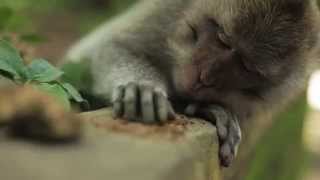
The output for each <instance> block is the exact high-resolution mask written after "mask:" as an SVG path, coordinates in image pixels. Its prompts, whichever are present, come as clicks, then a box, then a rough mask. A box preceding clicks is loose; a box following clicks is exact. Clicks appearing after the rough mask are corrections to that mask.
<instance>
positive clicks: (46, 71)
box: [0, 40, 85, 110]
mask: <svg viewBox="0 0 320 180" xmlns="http://www.w3.org/2000/svg"><path fill="white" fill-rule="evenodd" d="M63 74H64V72H63V71H61V70H60V69H58V68H56V67H54V66H53V65H51V64H50V63H49V62H48V61H46V60H44V59H34V60H32V61H31V63H29V64H25V63H24V60H23V58H22V57H21V56H20V54H19V51H18V50H17V49H16V48H14V47H13V46H12V45H11V44H10V43H9V42H8V41H5V40H0V75H2V76H5V77H7V78H9V79H11V80H12V81H14V82H15V83H16V84H18V85H31V86H33V87H35V88H36V89H39V90H41V91H43V92H46V93H47V94H49V95H52V96H53V97H55V98H56V99H57V100H58V101H59V102H61V103H62V105H63V106H64V107H65V108H66V109H67V110H70V109H71V101H75V102H77V103H84V102H85V100H84V99H83V98H82V97H81V95H80V93H79V92H78V91H77V90H76V89H75V88H74V87H73V86H72V85H71V84H69V83H67V82H64V81H62V80H61V77H62V76H63Z"/></svg>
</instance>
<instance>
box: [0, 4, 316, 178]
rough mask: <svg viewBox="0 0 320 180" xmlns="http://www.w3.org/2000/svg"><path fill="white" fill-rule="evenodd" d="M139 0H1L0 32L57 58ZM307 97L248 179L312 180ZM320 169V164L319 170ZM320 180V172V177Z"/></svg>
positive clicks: (264, 145)
mask: <svg viewBox="0 0 320 180" xmlns="http://www.w3.org/2000/svg"><path fill="white" fill-rule="evenodd" d="M134 2H135V0H41V1H39V0H0V35H1V36H6V35H7V34H8V33H9V34H10V33H13V32H14V33H15V34H17V35H18V36H19V37H20V39H21V41H24V43H26V44H30V46H31V47H32V54H33V56H36V57H44V58H47V59H49V60H51V61H52V62H57V61H59V59H61V57H62V56H63V54H64V53H65V51H66V50H67V48H68V47H69V46H70V45H71V44H72V43H74V42H75V41H76V40H78V39H79V38H80V37H81V36H83V35H84V34H85V33H87V32H88V31H90V30H92V29H93V28H95V27H96V26H97V25H98V24H100V23H102V22H104V21H106V20H107V19H108V18H111V17H112V16H113V15H115V14H117V13H120V12H121V11H123V10H125V9H126V8H127V7H129V6H130V5H131V4H132V3H134ZM307 112H308V107H307V103H306V101H305V98H304V97H302V98H300V99H299V100H297V102H296V103H294V104H293V105H292V106H291V107H290V108H289V109H288V110H287V111H285V112H283V113H282V114H280V116H279V117H278V119H279V120H278V121H276V122H277V123H275V124H274V125H273V127H272V130H271V131H270V133H268V134H267V135H265V136H264V137H263V138H262V140H261V141H260V142H259V145H258V146H257V147H256V149H255V150H254V155H253V158H252V162H250V163H249V164H250V165H249V167H250V168H249V172H248V173H246V175H245V176H244V177H242V178H240V179H244V180H301V179H304V180H312V179H308V178H306V177H305V174H306V173H305V172H306V171H307V169H308V157H309V159H312V158H315V156H314V155H313V154H310V153H308V152H307V150H306V149H305V148H304V144H303V141H302V140H303V138H302V137H303V124H304V119H305V118H304V117H305V115H306V113H307ZM319 171H320V169H319ZM319 179H320V177H319Z"/></svg>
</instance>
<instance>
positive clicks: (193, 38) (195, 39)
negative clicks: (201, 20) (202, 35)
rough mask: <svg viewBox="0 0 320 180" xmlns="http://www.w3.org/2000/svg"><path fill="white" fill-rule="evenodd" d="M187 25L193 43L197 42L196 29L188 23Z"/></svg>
mask: <svg viewBox="0 0 320 180" xmlns="http://www.w3.org/2000/svg"><path fill="white" fill-rule="evenodd" d="M187 24H188V26H189V28H190V29H191V32H192V40H193V41H194V42H197V41H198V39H199V35H198V31H197V29H196V28H195V26H193V25H192V24H190V23H187Z"/></svg>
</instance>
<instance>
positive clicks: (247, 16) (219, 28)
mask: <svg viewBox="0 0 320 180" xmlns="http://www.w3.org/2000/svg"><path fill="white" fill-rule="evenodd" d="M313 6H314V4H313V3H312V2H311V1H308V0H197V1H191V2H190V5H189V6H188V8H186V11H185V12H184V13H183V14H181V17H180V20H179V22H178V23H177V24H176V32H175V33H174V34H173V36H172V37H170V38H169V40H168V43H169V47H170V48H171V49H172V56H174V58H175V59H177V60H178V64H177V67H178V68H177V69H178V71H179V75H178V77H177V78H178V79H177V80H176V82H177V83H180V85H179V86H180V87H181V88H182V90H181V91H183V92H184V93H186V94H188V95H189V96H192V97H193V98H194V99H197V100H202V101H205V100H208V101H209V100H211V99H210V96H211V95H212V93H213V92H219V93H220V94H227V93H234V92H236V93H240V94H243V95H245V96H259V95H262V94H263V93H264V92H267V91H268V90H269V89H270V88H274V87H277V86H279V85H281V84H282V83H283V82H285V80H286V79H287V78H288V77H290V76H291V75H292V73H295V72H298V71H303V70H304V66H305V64H306V63H307V61H308V59H307V58H306V54H308V52H309V51H311V49H312V47H313V46H314V44H315V43H316V39H317V38H316V31H317V30H316V28H315V25H314V24H315V23H314V21H315V20H314V18H315V14H317V13H315V9H314V7H313Z"/></svg>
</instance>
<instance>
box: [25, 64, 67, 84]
mask: <svg viewBox="0 0 320 180" xmlns="http://www.w3.org/2000/svg"><path fill="white" fill-rule="evenodd" d="M62 75H63V72H62V71H61V70H60V69H58V68H56V67H54V66H53V65H51V64H50V63H49V62H48V61H46V60H43V59H36V60H33V61H32V62H31V64H30V65H29V66H28V67H27V76H28V80H31V81H37V82H40V83H43V82H52V81H55V80H57V79H59V78H60V77H61V76H62Z"/></svg>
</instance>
